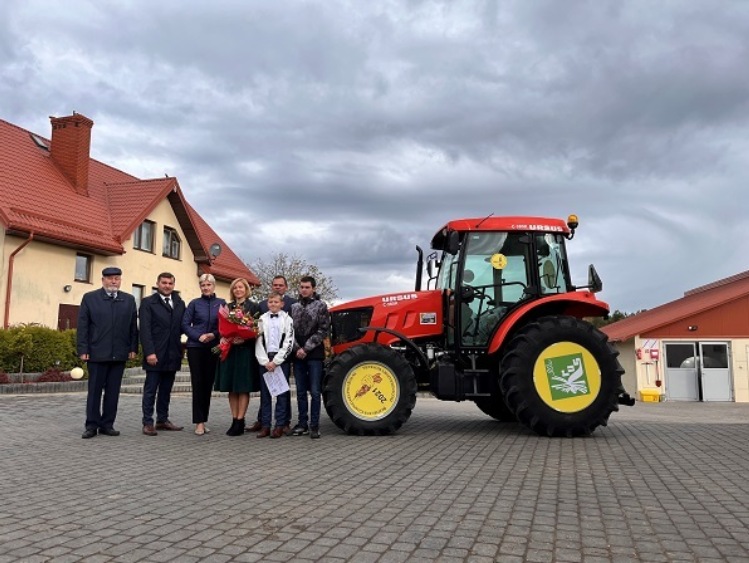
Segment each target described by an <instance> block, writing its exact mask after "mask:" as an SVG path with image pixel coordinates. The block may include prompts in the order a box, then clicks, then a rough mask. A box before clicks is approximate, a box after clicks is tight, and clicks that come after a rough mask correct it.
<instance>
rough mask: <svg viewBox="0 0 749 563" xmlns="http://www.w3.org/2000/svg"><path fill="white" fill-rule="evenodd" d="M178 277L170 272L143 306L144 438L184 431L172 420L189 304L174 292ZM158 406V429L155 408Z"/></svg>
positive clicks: (141, 312) (141, 320)
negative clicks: (184, 324)
mask: <svg viewBox="0 0 749 563" xmlns="http://www.w3.org/2000/svg"><path fill="white" fill-rule="evenodd" d="M174 282H175V279H174V276H173V275H172V274H170V273H169V272H163V273H161V274H159V277H158V278H157V279H156V287H157V292H156V293H154V294H153V295H150V296H149V297H146V298H145V299H143V301H142V302H141V304H140V311H139V313H140V343H141V347H142V348H143V369H145V370H146V381H145V383H144V385H143V434H145V435H146V436H156V435H157V430H182V427H181V426H177V425H176V424H172V423H171V421H170V420H169V400H170V399H171V394H172V387H173V386H174V377H175V375H176V373H177V370H179V369H181V367H182V342H181V340H180V337H181V336H182V317H183V316H184V314H185V302H184V301H183V300H182V298H181V297H180V296H179V294H177V293H175V292H174ZM154 403H156V426H154V423H153V407H154Z"/></svg>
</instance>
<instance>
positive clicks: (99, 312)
mask: <svg viewBox="0 0 749 563" xmlns="http://www.w3.org/2000/svg"><path fill="white" fill-rule="evenodd" d="M101 275H102V278H101V283H102V288H101V289H97V290H94V291H89V292H88V293H86V294H85V295H84V296H83V299H82V301H81V307H80V309H79V311H78V331H77V349H78V356H79V357H80V358H81V360H83V361H84V362H87V363H88V397H87V398H86V430H85V432H84V433H83V438H93V437H94V436H96V433H97V432H98V433H99V434H105V435H107V436H119V434H120V433H119V432H118V431H117V430H115V429H114V419H115V418H116V417H117V404H118V402H119V399H120V386H121V385H122V374H123V373H124V371H125V362H126V361H127V360H128V358H129V359H133V358H135V355H136V354H137V353H138V311H137V309H136V306H135V299H134V298H133V296H132V295H130V294H128V293H125V292H123V291H120V285H121V284H122V270H120V269H119V268H117V267H113V266H110V267H107V268H104V269H103V270H102V272H101ZM102 393H103V395H104V403H103V406H102Z"/></svg>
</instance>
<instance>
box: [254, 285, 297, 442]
mask: <svg viewBox="0 0 749 563" xmlns="http://www.w3.org/2000/svg"><path fill="white" fill-rule="evenodd" d="M260 324H261V326H262V329H263V332H262V334H261V335H260V336H258V338H257V341H256V343H255V357H256V358H257V361H258V363H259V364H260V366H261V367H263V368H265V371H266V372H272V371H274V370H275V369H276V368H277V367H280V368H281V370H282V371H283V374H284V376H285V377H286V382H287V384H288V381H289V373H290V365H289V363H288V362H287V361H286V360H287V358H288V357H289V356H290V355H291V349H292V347H293V345H294V325H293V323H292V320H291V316H289V315H288V314H287V313H286V312H285V311H283V296H282V295H281V294H279V293H275V292H274V293H271V294H270V295H269V296H268V312H267V313H264V314H263V315H261V317H260ZM260 385H261V387H260V424H261V428H260V432H258V434H257V437H258V438H265V437H267V436H270V437H271V438H280V437H281V436H283V433H284V432H283V431H284V429H283V424H284V421H285V420H286V419H287V414H288V413H286V412H285V411H286V409H287V408H288V405H289V404H290V401H288V400H283V399H281V396H280V395H279V396H278V397H277V398H276V412H275V421H276V426H275V428H273V431H272V432H271V428H270V427H271V422H272V419H273V418H274V417H273V397H272V396H271V394H270V389H269V388H268V384H267V383H266V381H265V377H262V378H261V379H260ZM286 393H289V394H290V393H291V392H290V391H286Z"/></svg>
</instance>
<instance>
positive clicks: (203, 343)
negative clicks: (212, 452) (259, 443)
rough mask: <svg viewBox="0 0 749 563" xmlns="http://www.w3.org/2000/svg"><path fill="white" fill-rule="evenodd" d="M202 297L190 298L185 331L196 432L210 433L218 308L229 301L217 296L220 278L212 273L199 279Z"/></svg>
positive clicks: (216, 361)
mask: <svg viewBox="0 0 749 563" xmlns="http://www.w3.org/2000/svg"><path fill="white" fill-rule="evenodd" d="M198 283H199V284H200V293H201V295H200V297H198V298H197V299H193V300H192V301H190V304H189V305H188V306H187V310H185V316H184V318H183V319H182V330H183V331H184V333H185V334H186V335H187V363H188V364H189V366H190V381H191V382H192V421H193V423H194V424H195V434H197V435H198V436H202V435H203V434H205V433H206V432H208V431H209V430H208V428H206V425H205V423H206V421H207V420H208V412H209V410H210V408H211V393H213V381H214V378H215V377H216V364H217V363H218V356H217V355H216V354H214V353H212V352H211V348H213V347H214V346H216V345H218V342H219V334H218V310H219V307H221V306H222V305H225V304H226V301H224V300H223V299H221V298H219V297H216V279H215V278H214V277H213V276H212V275H211V274H203V275H202V276H200V278H198Z"/></svg>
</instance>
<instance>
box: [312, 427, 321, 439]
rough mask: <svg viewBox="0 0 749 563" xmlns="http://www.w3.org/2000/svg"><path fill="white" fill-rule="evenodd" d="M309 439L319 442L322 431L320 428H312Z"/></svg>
mask: <svg viewBox="0 0 749 563" xmlns="http://www.w3.org/2000/svg"><path fill="white" fill-rule="evenodd" d="M309 437H310V438H312V439H313V440H318V439H319V438H320V429H319V428H311V429H310V433H309Z"/></svg>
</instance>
